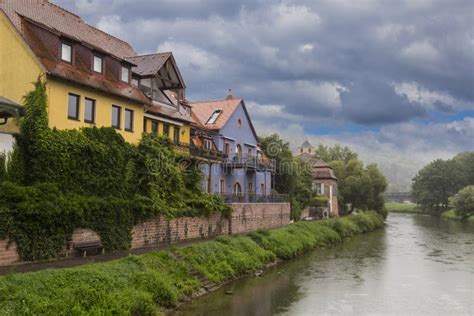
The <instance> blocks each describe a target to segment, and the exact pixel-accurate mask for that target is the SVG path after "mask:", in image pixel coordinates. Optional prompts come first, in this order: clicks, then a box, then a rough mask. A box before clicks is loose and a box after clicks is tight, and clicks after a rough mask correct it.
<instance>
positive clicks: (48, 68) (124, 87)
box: [0, 0, 192, 150]
mask: <svg viewBox="0 0 474 316" xmlns="http://www.w3.org/2000/svg"><path fill="white" fill-rule="evenodd" d="M0 34H1V36H0V96H3V97H5V98H7V99H9V100H12V101H14V102H16V103H20V104H21V103H22V98H23V96H24V95H25V94H26V93H27V92H28V91H31V90H32V88H33V84H32V83H33V82H35V81H36V79H37V78H38V76H43V78H44V79H45V81H46V84H47V94H48V114H49V125H50V127H56V128H58V129H73V128H80V127H90V126H97V127H102V126H105V127H114V128H115V129H116V130H117V132H119V133H120V134H121V135H122V136H123V137H124V139H125V140H126V141H128V142H131V143H137V142H138V141H139V140H140V138H141V135H142V133H143V132H151V131H152V129H153V128H154V123H153V122H155V121H157V122H159V124H158V130H157V131H158V132H159V133H166V132H167V133H168V135H169V136H170V138H172V139H175V140H178V143H187V144H189V138H190V137H189V131H190V128H189V126H190V122H191V121H192V120H191V115H190V113H188V112H187V109H186V107H185V106H181V103H182V100H183V99H184V89H185V86H184V82H183V80H182V78H181V75H180V74H179V70H178V68H177V65H176V63H175V61H174V58H173V56H172V54H171V53H166V54H158V55H162V56H161V57H162V58H161V59H160V62H159V63H153V60H154V58H151V57H149V56H151V55H145V56H138V55H137V53H136V52H135V51H134V50H133V48H132V47H131V46H130V45H129V44H128V43H126V42H124V41H122V40H120V39H118V38H116V37H114V36H111V35H109V34H107V33H105V32H102V31H100V30H98V29H96V28H94V27H92V26H90V25H88V24H87V23H85V22H84V21H83V20H82V19H81V18H80V17H78V16H76V15H74V14H73V13H70V12H68V11H66V10H64V9H62V8H60V7H58V6H56V5H54V4H51V3H49V2H48V1H46V0H22V1H16V0H2V1H0ZM155 55H157V54H155ZM143 70H147V71H148V72H146V73H145V72H144V71H143ZM168 101H169V102H168ZM148 121H150V123H149V124H147V122H148ZM167 126H168V127H167ZM16 131H17V127H16V126H15V124H14V121H12V120H9V122H8V124H6V125H1V126H0V133H3V134H8V133H13V132H16ZM0 150H1V148H0Z"/></svg>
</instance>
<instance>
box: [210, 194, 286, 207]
mask: <svg viewBox="0 0 474 316" xmlns="http://www.w3.org/2000/svg"><path fill="white" fill-rule="evenodd" d="M216 195H218V196H220V197H222V198H223V199H224V202H225V203H227V204H230V203H288V202H289V200H290V199H289V196H288V194H256V193H216Z"/></svg>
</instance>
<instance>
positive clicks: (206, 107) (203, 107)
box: [189, 99, 242, 130]
mask: <svg viewBox="0 0 474 316" xmlns="http://www.w3.org/2000/svg"><path fill="white" fill-rule="evenodd" d="M240 103H242V99H229V100H217V101H197V102H189V105H190V106H191V107H192V113H193V117H194V120H195V121H196V123H198V124H200V125H201V126H202V127H205V128H207V129H211V130H218V129H221V128H223V127H224V125H225V124H226V123H227V121H228V120H229V118H230V117H231V116H232V114H233V113H234V112H235V110H236V109H237V107H238V106H239V104H240ZM216 110H222V112H221V114H220V115H219V117H218V118H217V120H216V121H215V122H214V124H206V122H207V120H208V119H209V117H210V116H211V115H212V113H214V111H216Z"/></svg>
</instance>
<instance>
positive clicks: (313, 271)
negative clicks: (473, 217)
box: [173, 214, 474, 316]
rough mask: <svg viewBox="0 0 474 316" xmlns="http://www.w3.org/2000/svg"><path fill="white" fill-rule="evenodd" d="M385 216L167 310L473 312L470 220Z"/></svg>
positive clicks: (473, 250)
mask: <svg viewBox="0 0 474 316" xmlns="http://www.w3.org/2000/svg"><path fill="white" fill-rule="evenodd" d="M386 223H387V226H386V227H385V229H380V230H377V231H375V232H372V233H368V234H365V235H361V236H357V237H355V238H353V239H351V240H349V241H346V242H345V243H343V244H340V245H338V246H336V247H334V248H330V249H318V250H315V251H312V252H311V253H308V254H306V255H303V256H301V257H298V258H296V259H294V260H291V261H288V262H285V263H283V264H280V265H278V266H276V267H274V268H272V269H271V270H269V271H267V272H266V273H265V274H264V275H263V276H262V277H248V278H244V279H241V280H238V281H235V282H233V283H231V284H228V285H226V286H224V287H223V288H221V289H219V290H217V291H216V292H213V293H210V294H208V295H206V296H203V297H201V298H199V299H196V300H194V301H192V302H190V303H187V304H184V305H182V306H181V307H180V308H179V309H178V310H177V311H175V312H174V313H173V315H229V316H230V315H239V316H250V315H275V314H279V315H321V314H322V315H334V314H336V315H341V314H343V315H346V314H355V315H367V314H370V315H374V314H375V315H382V314H383V315H474V225H472V224H471V225H470V224H466V223H460V222H455V221H443V220H440V219H437V218H434V217H431V216H427V215H411V214H390V215H389V217H388V219H387V222H386ZM228 290H231V291H233V292H234V295H225V292H226V291H228Z"/></svg>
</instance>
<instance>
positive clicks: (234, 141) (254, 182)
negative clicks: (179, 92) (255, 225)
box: [190, 95, 275, 202]
mask: <svg viewBox="0 0 474 316" xmlns="http://www.w3.org/2000/svg"><path fill="white" fill-rule="evenodd" d="M190 106H191V107H192V115H193V119H194V121H195V123H196V124H195V126H194V132H192V142H193V144H194V145H196V146H201V147H203V148H206V149H208V150H217V151H221V152H223V153H224V159H223V160H221V161H220V162H214V163H213V162H209V163H205V164H202V165H201V170H202V171H203V174H204V176H205V179H204V180H203V181H202V187H203V189H205V190H206V191H207V192H209V193H214V194H217V193H218V194H221V195H223V196H224V197H225V198H226V199H228V198H232V199H234V200H235V199H237V200H238V201H242V202H253V201H259V200H261V201H262V200H263V201H266V200H268V197H269V196H270V193H271V188H272V175H273V173H274V172H275V166H274V162H273V161H272V160H269V159H267V158H266V157H265V156H264V154H263V152H262V151H261V150H260V148H259V147H258V142H257V134H256V132H255V129H254V127H253V125H252V121H251V120H250V117H249V114H248V112H247V109H246V107H245V103H244V101H243V100H242V99H234V98H233V97H232V95H229V96H227V98H226V99H225V100H219V101H203V102H190Z"/></svg>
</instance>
